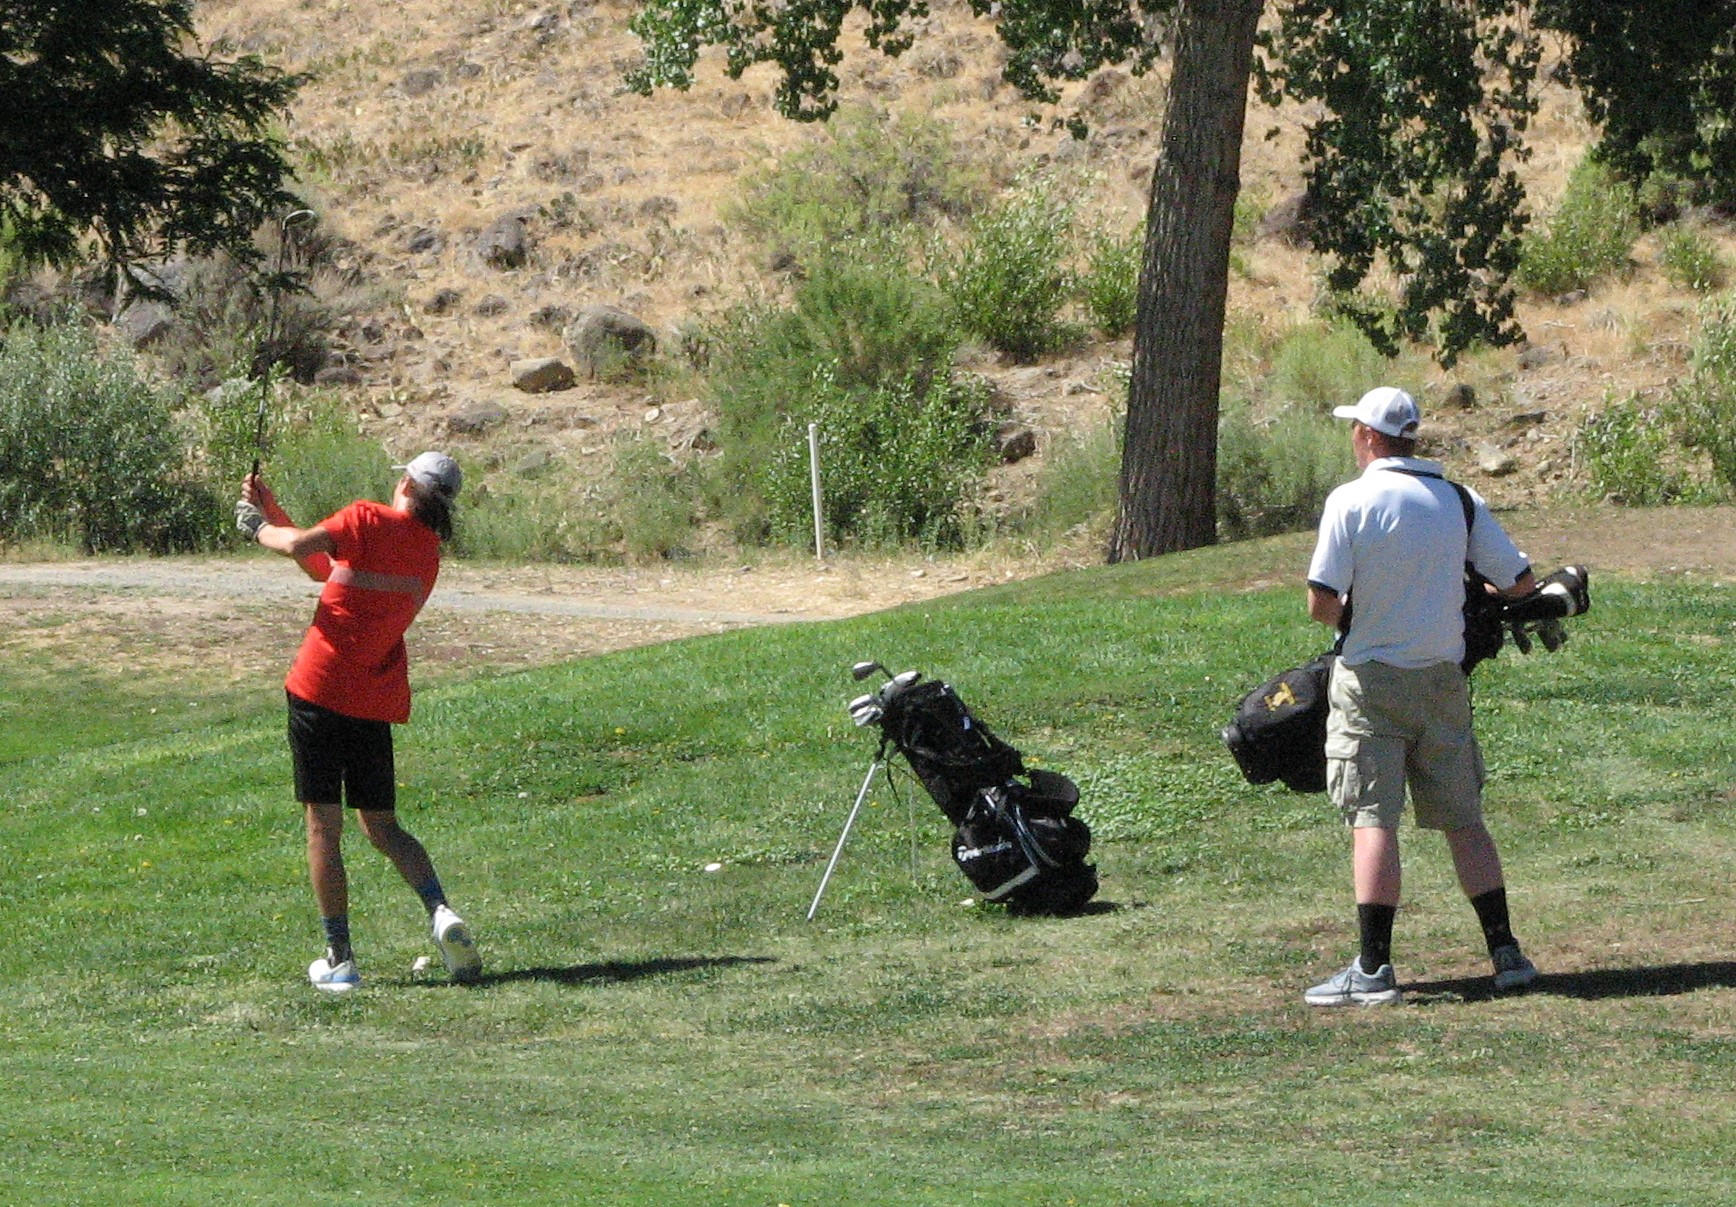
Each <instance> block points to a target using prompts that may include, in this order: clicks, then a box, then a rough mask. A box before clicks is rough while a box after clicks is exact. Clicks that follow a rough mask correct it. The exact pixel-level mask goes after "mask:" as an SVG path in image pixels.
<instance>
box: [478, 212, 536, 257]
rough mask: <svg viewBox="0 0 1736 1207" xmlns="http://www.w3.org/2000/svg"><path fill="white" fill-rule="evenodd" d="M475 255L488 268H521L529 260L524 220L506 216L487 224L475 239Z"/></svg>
mask: <svg viewBox="0 0 1736 1207" xmlns="http://www.w3.org/2000/svg"><path fill="white" fill-rule="evenodd" d="M476 254H477V255H479V256H481V257H482V262H483V263H484V264H487V265H488V266H489V267H490V268H501V269H511V268H522V267H524V262H525V261H526V260H528V259H529V258H530V239H529V237H528V236H527V235H526V234H525V230H524V219H523V218H521V217H519V216H518V215H517V214H508V215H507V216H506V217H504V218H500V219H497V220H496V221H494V222H493V223H491V224H489V226H488V227H487V229H485V230H484V231H483V232H482V233H481V234H480V235H478V236H477V237H476Z"/></svg>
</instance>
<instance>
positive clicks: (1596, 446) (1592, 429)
mask: <svg viewBox="0 0 1736 1207" xmlns="http://www.w3.org/2000/svg"><path fill="white" fill-rule="evenodd" d="M1679 447H1680V442H1679V441H1678V440H1677V438H1676V434H1675V430H1674V425H1673V424H1672V423H1671V422H1670V420H1669V418H1668V416H1667V415H1666V414H1665V413H1664V411H1663V410H1662V409H1661V408H1660V407H1657V406H1655V405H1653V404H1650V403H1648V402H1647V401H1646V400H1645V399H1644V398H1642V397H1641V396H1640V395H1638V394H1630V395H1628V396H1627V397H1625V398H1613V399H1606V400H1605V404H1604V408H1603V410H1602V411H1600V412H1599V413H1598V414H1596V415H1594V416H1592V417H1591V418H1589V419H1586V420H1585V421H1583V422H1582V423H1580V425H1579V427H1578V428H1577V429H1576V430H1575V432H1574V435H1573V450H1574V456H1575V458H1576V459H1577V460H1578V461H1579V463H1580V464H1581V465H1582V466H1584V469H1585V474H1586V479H1587V482H1588V483H1589V484H1590V488H1591V490H1592V493H1593V494H1595V495H1597V496H1598V497H1600V498H1604V499H1608V500H1609V501H1611V502H1614V503H1626V504H1628V505H1630V506H1634V507H1641V506H1646V505H1649V504H1656V503H1678V502H1684V501H1689V500H1693V499H1696V498H1699V497H1702V495H1703V493H1704V492H1703V491H1700V490H1698V489H1696V486H1695V484H1694V482H1693V479H1692V477H1691V476H1690V475H1689V474H1688V473H1687V472H1686V471H1685V470H1684V469H1683V468H1682V467H1681V466H1680V465H1678V464H1674V463H1672V458H1673V456H1674V455H1675V454H1676V452H1677V450H1678V449H1679Z"/></svg>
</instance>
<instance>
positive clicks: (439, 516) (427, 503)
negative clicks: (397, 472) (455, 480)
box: [406, 478, 452, 541]
mask: <svg viewBox="0 0 1736 1207" xmlns="http://www.w3.org/2000/svg"><path fill="white" fill-rule="evenodd" d="M406 481H408V482H409V484H410V491H409V494H410V515H411V516H412V517H414V518H415V519H417V520H420V521H421V522H422V523H423V524H424V525H426V526H427V527H429V528H432V529H433V530H434V535H436V536H438V537H439V538H440V539H441V540H443V541H449V540H451V539H452V501H451V500H450V499H448V498H447V497H446V496H445V495H443V494H441V493H440V492H439V491H437V490H431V489H429V488H428V487H425V486H423V485H422V484H421V483H420V482H418V481H416V480H415V479H414V478H407V479H406Z"/></svg>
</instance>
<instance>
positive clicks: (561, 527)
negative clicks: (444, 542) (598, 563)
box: [452, 475, 610, 562]
mask: <svg viewBox="0 0 1736 1207" xmlns="http://www.w3.org/2000/svg"><path fill="white" fill-rule="evenodd" d="M602 494H603V492H602V488H601V487H597V486H591V487H584V488H581V487H578V486H576V485H574V484H573V483H571V482H569V481H566V480H565V479H564V478H562V477H560V476H558V475H550V476H548V477H543V478H537V479H535V480H534V481H520V482H512V483H508V484H506V485H503V486H495V485H493V484H492V483H491V484H490V485H489V486H488V487H484V486H482V485H481V484H478V485H477V486H476V487H474V488H473V487H469V486H467V487H466V488H465V495H466V499H465V500H461V501H460V503H459V507H458V513H457V515H456V516H455V518H454V523H453V538H452V552H453V554H454V555H455V556H457V557H462V558H474V559H479V560H484V561H514V562H526V561H553V562H558V561H593V560H598V559H600V558H602V557H603V556H604V555H605V553H606V552H607V551H608V549H609V547H610V533H609V526H608V521H607V516H606V514H605V511H604V504H603V499H602Z"/></svg>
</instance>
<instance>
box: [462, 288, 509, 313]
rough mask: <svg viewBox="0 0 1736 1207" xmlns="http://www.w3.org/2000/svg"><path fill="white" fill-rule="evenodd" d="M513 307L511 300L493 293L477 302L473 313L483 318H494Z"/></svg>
mask: <svg viewBox="0 0 1736 1207" xmlns="http://www.w3.org/2000/svg"><path fill="white" fill-rule="evenodd" d="M511 309H512V303H511V302H509V301H507V300H506V299H505V298H503V297H501V296H500V295H499V294H498V293H491V294H489V295H488V296H487V297H485V298H483V299H482V300H481V301H480V302H477V303H476V309H475V310H474V311H473V312H472V313H474V314H478V315H480V316H482V317H483V318H493V317H495V316H496V315H501V314H505V313H506V312H507V311H508V310H511Z"/></svg>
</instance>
